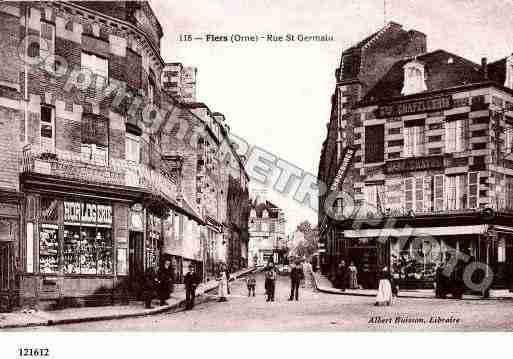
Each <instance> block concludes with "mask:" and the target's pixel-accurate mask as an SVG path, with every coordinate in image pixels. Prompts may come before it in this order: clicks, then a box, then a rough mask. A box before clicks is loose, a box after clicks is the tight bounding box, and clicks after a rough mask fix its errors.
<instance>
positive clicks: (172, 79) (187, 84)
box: [162, 62, 198, 102]
mask: <svg viewBox="0 0 513 359" xmlns="http://www.w3.org/2000/svg"><path fill="white" fill-rule="evenodd" d="M197 72H198V71H197V68H195V67H192V66H183V65H182V64H181V63H179V62H173V63H169V64H166V66H165V67H164V71H163V72H162V86H163V87H164V89H165V90H166V91H169V93H170V94H171V95H173V96H174V97H176V98H178V99H180V100H181V101H183V102H196V75H197Z"/></svg>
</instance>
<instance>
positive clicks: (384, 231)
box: [344, 224, 488, 238]
mask: <svg viewBox="0 0 513 359" xmlns="http://www.w3.org/2000/svg"><path fill="white" fill-rule="evenodd" d="M487 230H488V225H487V224H480V225H475V226H450V227H418V228H381V229H361V230H353V229H351V230H345V231H344V237H347V238H362V237H363V238H373V237H412V236H415V237H418V236H455V235H461V234H484V233H486V231H487Z"/></svg>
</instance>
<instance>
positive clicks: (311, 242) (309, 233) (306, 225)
mask: <svg viewBox="0 0 513 359" xmlns="http://www.w3.org/2000/svg"><path fill="white" fill-rule="evenodd" d="M297 230H298V231H299V232H301V233H303V235H304V237H305V239H304V241H301V243H298V244H297V245H296V248H294V250H293V252H294V253H295V254H296V255H297V256H299V257H306V258H309V257H311V256H312V255H313V254H315V253H316V252H317V248H318V243H319V230H318V229H317V228H312V225H311V224H310V222H308V221H303V222H301V223H300V224H298V226H297Z"/></svg>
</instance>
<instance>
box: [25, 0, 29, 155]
mask: <svg viewBox="0 0 513 359" xmlns="http://www.w3.org/2000/svg"><path fill="white" fill-rule="evenodd" d="M28 9H29V8H28V6H27V5H26V4H25V5H24V10H25V11H24V12H25V54H24V56H25V64H24V72H25V76H24V77H25V78H24V80H25V94H24V102H25V106H24V107H25V119H24V121H25V126H24V127H25V138H24V140H25V141H24V142H25V143H24V145H27V144H28V65H27V60H28V16H29V11H28Z"/></svg>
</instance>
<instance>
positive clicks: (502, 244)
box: [497, 237, 506, 263]
mask: <svg viewBox="0 0 513 359" xmlns="http://www.w3.org/2000/svg"><path fill="white" fill-rule="evenodd" d="M497 262H499V263H505V262H506V239H505V238H504V237H500V238H499V243H498V246H497Z"/></svg>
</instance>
